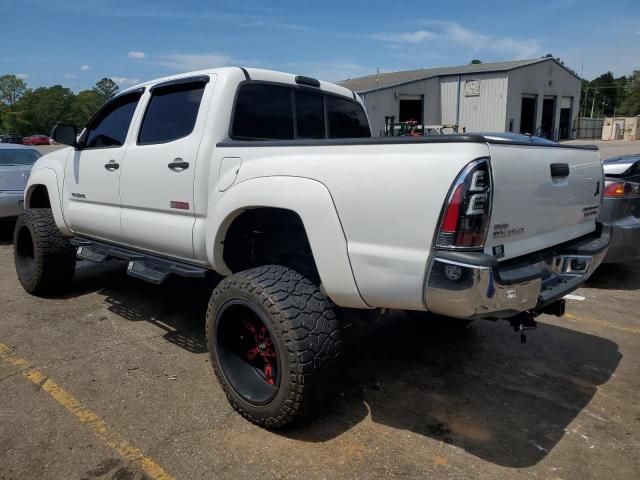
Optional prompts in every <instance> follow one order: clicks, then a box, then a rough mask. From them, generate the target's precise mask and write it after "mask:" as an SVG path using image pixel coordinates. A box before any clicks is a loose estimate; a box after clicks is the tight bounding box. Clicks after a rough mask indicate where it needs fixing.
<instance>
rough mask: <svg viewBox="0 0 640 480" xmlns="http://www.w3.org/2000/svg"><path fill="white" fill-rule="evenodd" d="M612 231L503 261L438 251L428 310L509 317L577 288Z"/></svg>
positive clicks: (431, 274)
mask: <svg viewBox="0 0 640 480" xmlns="http://www.w3.org/2000/svg"><path fill="white" fill-rule="evenodd" d="M609 242H610V230H609V229H608V228H606V227H604V228H603V227H601V226H599V228H598V230H597V231H596V232H594V233H593V234H591V235H589V236H586V237H582V238H579V239H576V240H573V241H571V242H568V243H565V244H562V245H559V246H557V247H554V248H551V249H547V250H543V251H540V252H535V253H532V254H529V255H525V256H522V257H519V258H515V259H512V260H507V261H504V262H498V261H497V259H496V258H494V257H492V256H490V255H486V254H484V253H481V252H448V251H438V252H437V253H436V255H435V257H434V258H433V261H432V264H431V269H430V272H429V275H428V278H427V286H426V289H425V303H426V307H427V309H428V310H429V311H432V312H435V313H440V314H442V315H447V316H451V317H458V318H481V317H490V318H508V317H512V316H514V315H516V314H518V313H521V312H525V311H535V310H540V309H542V308H544V307H545V306H547V305H549V304H551V303H553V302H555V301H556V300H558V299H560V298H562V297H563V296H564V295H566V294H567V293H570V292H572V291H573V290H575V289H576V288H578V287H579V286H580V285H581V284H582V283H583V282H584V281H585V280H586V279H588V278H589V277H590V276H591V274H592V273H593V272H594V271H595V269H596V268H598V266H599V265H600V263H601V262H602V260H603V258H604V256H605V255H606V253H607V247H608V245H609Z"/></svg>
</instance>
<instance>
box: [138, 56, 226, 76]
mask: <svg viewBox="0 0 640 480" xmlns="http://www.w3.org/2000/svg"><path fill="white" fill-rule="evenodd" d="M149 62H150V63H153V64H155V65H160V66H163V67H167V68H170V69H172V70H178V71H182V72H187V71H190V70H202V69H205V68H215V67H225V66H228V65H232V64H233V63H234V61H233V58H232V57H231V56H229V55H225V54H223V53H215V52H212V53H175V54H170V55H158V56H156V57H152V58H151V59H149Z"/></svg>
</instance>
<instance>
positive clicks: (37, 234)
mask: <svg viewBox="0 0 640 480" xmlns="http://www.w3.org/2000/svg"><path fill="white" fill-rule="evenodd" d="M13 252H14V261H15V265H16V273H17V274H18V280H20V283H21V284H22V287H23V288H24V289H25V290H26V291H27V292H28V293H31V294H32V295H51V294H55V293H61V292H63V291H64V290H65V289H66V288H67V287H69V285H70V284H71V281H72V280H73V275H74V272H75V266H76V250H75V248H74V247H73V246H72V245H71V243H70V242H69V239H68V238H67V237H65V236H64V235H62V233H60V230H58V227H57V226H56V222H55V220H54V218H53V213H52V212H51V209H49V208H30V209H28V210H26V211H24V212H23V213H22V215H20V217H19V218H18V221H17V222H16V229H15V232H14V234H13Z"/></svg>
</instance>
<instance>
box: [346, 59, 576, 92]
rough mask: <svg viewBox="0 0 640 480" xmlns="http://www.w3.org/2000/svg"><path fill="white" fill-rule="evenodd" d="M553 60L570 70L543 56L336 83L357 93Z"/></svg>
mask: <svg viewBox="0 0 640 480" xmlns="http://www.w3.org/2000/svg"><path fill="white" fill-rule="evenodd" d="M546 61H553V62H555V63H557V64H558V65H560V66H561V67H562V68H564V69H565V70H567V71H568V72H570V73H571V74H572V75H574V76H576V77H577V75H576V74H575V73H574V72H571V70H569V69H568V68H567V67H565V66H564V65H562V64H561V63H559V62H558V61H557V60H556V59H555V58H551V57H543V58H535V59H530V60H510V61H508V62H494V63H478V64H469V65H458V66H455V67H438V68H421V69H419V70H406V71H404V72H390V73H380V74H373V75H367V76H366V77H359V78H352V79H349V80H343V81H341V82H338V85H342V86H343V87H347V88H348V89H350V90H353V91H354V92H358V93H366V92H371V91H374V90H378V89H382V88H389V87H395V86H397V85H402V84H405V83H412V82H416V81H418V80H426V79H428V78H434V77H444V76H447V75H464V74H469V73H489V72H507V71H509V70H514V69H516V68H520V67H526V66H528V65H533V64H536V63H540V62H546Z"/></svg>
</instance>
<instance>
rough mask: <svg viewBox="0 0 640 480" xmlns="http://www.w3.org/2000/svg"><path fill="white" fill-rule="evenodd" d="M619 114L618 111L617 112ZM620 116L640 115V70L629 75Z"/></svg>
mask: <svg viewBox="0 0 640 480" xmlns="http://www.w3.org/2000/svg"><path fill="white" fill-rule="evenodd" d="M616 114H618V111H616ZM619 114H620V115H630V116H635V115H640V70H634V71H633V73H632V74H631V75H629V77H628V79H627V82H626V86H625V89H624V99H623V100H622V101H621V102H620V108H619Z"/></svg>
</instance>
